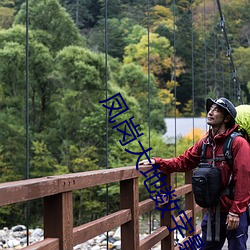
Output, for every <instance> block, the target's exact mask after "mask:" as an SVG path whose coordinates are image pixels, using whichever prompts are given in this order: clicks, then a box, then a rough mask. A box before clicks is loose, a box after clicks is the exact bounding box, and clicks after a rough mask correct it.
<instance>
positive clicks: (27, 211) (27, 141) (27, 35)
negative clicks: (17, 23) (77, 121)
mask: <svg viewBox="0 0 250 250" xmlns="http://www.w3.org/2000/svg"><path fill="white" fill-rule="evenodd" d="M25 64H26V65H25V71H26V76H25V77H26V104H25V106H26V120H25V124H26V175H25V179H29V0H26V45H25ZM29 204H30V203H29V202H26V206H25V214H26V229H27V236H26V237H27V245H29V209H30V206H29Z"/></svg>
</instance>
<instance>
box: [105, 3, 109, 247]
mask: <svg viewBox="0 0 250 250" xmlns="http://www.w3.org/2000/svg"><path fill="white" fill-rule="evenodd" d="M104 25H105V27H104V30H105V38H104V40H105V41H104V42H105V45H104V46H105V84H106V92H105V94H106V100H107V99H108V79H109V75H108V0H105V22H104ZM108 124H109V120H108V109H106V169H108V167H109V161H108V146H109V144H108V139H109V133H108ZM108 213H109V186H108V184H106V215H108ZM108 243H109V241H108V232H107V246H106V247H107V249H108Z"/></svg>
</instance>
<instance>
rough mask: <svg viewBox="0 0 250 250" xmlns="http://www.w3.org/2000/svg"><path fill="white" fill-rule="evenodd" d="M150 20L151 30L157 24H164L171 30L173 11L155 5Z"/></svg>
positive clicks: (157, 25)
mask: <svg viewBox="0 0 250 250" xmlns="http://www.w3.org/2000/svg"><path fill="white" fill-rule="evenodd" d="M150 21H151V23H152V30H153V31H154V30H155V29H156V28H157V27H159V26H165V27H167V28H169V29H170V30H173V26H174V22H173V12H172V11H171V10H170V9H169V8H166V7H164V6H162V5H156V6H154V7H153V8H152V10H151V13H150Z"/></svg>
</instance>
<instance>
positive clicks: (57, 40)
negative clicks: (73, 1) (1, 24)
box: [14, 0, 84, 52]
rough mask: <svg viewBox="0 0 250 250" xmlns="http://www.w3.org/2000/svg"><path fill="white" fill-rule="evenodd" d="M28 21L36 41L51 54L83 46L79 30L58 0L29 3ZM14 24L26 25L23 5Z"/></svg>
mask: <svg viewBox="0 0 250 250" xmlns="http://www.w3.org/2000/svg"><path fill="white" fill-rule="evenodd" d="M29 20H30V24H29V28H30V30H33V31H36V32H35V34H36V39H37V40H38V41H39V42H41V43H43V44H44V45H45V46H46V47H48V48H49V49H51V50H52V51H53V52H55V51H59V50H61V49H62V48H64V47H65V46H69V45H84V40H83V37H82V36H81V35H80V33H79V30H78V29H77V27H76V26H75V24H74V22H73V20H72V19H71V17H70V16H69V14H68V13H67V12H66V10H65V9H64V8H63V7H62V6H61V5H60V4H59V2H58V0H41V1H39V2H37V1H35V0H31V1H29ZM16 24H22V25H25V24H26V9H25V3H24V4H23V5H22V7H21V9H20V11H19V12H18V14H17V15H16V17H15V20H14V25H16Z"/></svg>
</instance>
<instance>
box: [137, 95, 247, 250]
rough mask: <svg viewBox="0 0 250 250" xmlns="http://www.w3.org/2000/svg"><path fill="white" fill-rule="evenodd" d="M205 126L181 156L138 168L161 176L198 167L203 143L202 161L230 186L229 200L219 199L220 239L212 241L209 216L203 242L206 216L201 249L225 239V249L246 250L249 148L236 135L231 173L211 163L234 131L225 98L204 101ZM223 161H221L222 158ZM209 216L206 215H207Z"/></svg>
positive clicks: (232, 112) (224, 166) (230, 108)
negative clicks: (218, 171)
mask: <svg viewBox="0 0 250 250" xmlns="http://www.w3.org/2000/svg"><path fill="white" fill-rule="evenodd" d="M206 109H207V124H208V125H210V129H209V131H208V132H207V134H206V135H205V137H204V138H203V139H202V140H200V141H198V142H197V143H196V144H195V145H193V146H192V147H190V148H189V149H187V150H186V151H185V152H184V154H183V155H180V156H179V157H176V158H172V159H162V158H156V157H155V158H153V159H151V163H150V162H149V161H148V160H143V161H141V162H140V163H139V164H140V165H149V164H156V165H160V167H159V170H160V171H161V172H163V173H165V174H169V173H173V172H186V171H190V170H192V169H194V168H196V167H197V166H198V164H199V163H200V156H201V152H202V144H203V143H206V144H207V150H206V159H209V160H211V162H213V164H214V165H215V167H217V168H220V169H221V184H222V187H223V189H226V187H227V185H228V183H229V182H230V176H232V181H233V185H234V193H233V194H234V195H233V198H231V199H230V198H229V197H228V195H227V194H226V192H225V193H223V194H222V195H221V197H220V237H219V241H216V240H215V214H214V211H212V212H210V213H211V214H210V215H211V223H212V241H207V237H206V236H207V222H208V213H206V215H205V216H204V218H203V220H202V224H201V226H202V240H203V242H204V246H203V247H202V248H201V249H203V250H220V249H222V247H223V245H224V242H225V239H226V238H227V239H228V249H229V250H246V249H247V246H246V241H247V237H248V234H247V232H248V219H247V206H248V203H249V201H250V146H249V143H248V142H247V141H246V140H245V139H244V138H242V137H241V136H237V137H236V138H235V139H234V141H233V144H232V155H233V170H232V171H231V170H230V166H229V165H228V163H227V162H226V161H225V160H221V161H215V160H213V159H215V158H221V157H223V156H224V155H223V145H224V142H225V140H226V138H227V137H228V136H229V135H230V134H231V133H232V132H234V131H237V130H238V125H237V124H235V117H236V109H235V107H234V105H233V104H232V103H231V102H230V101H229V100H228V99H226V98H224V97H221V98H219V99H217V100H212V99H210V98H209V99H207V101H206ZM222 159H223V158H222ZM209 217H210V216H209Z"/></svg>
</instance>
